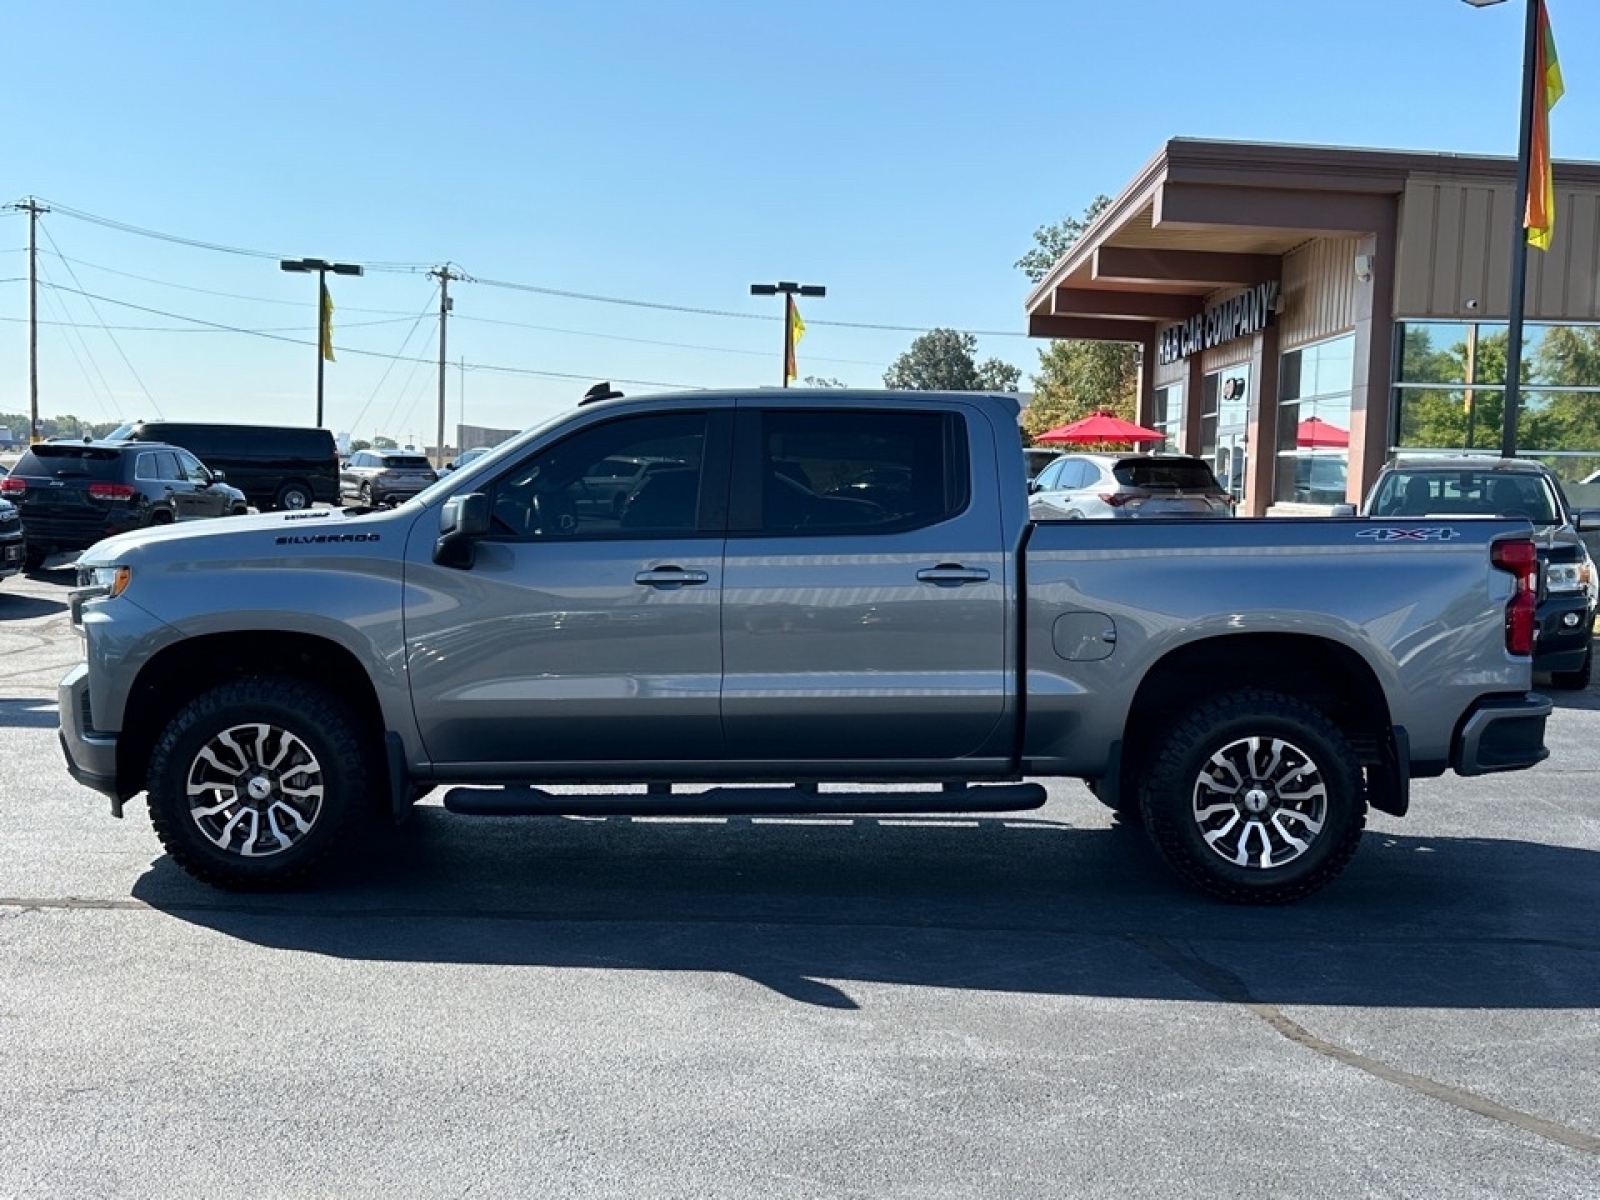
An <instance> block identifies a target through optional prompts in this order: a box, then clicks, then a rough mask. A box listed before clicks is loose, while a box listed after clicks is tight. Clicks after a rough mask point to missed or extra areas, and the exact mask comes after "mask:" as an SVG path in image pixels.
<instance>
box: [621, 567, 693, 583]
mask: <svg viewBox="0 0 1600 1200" xmlns="http://www.w3.org/2000/svg"><path fill="white" fill-rule="evenodd" d="M633 581H634V582H635V583H642V584H644V585H645V586H647V587H658V588H674V587H682V586H684V584H687V583H710V582H711V574H710V572H708V571H685V570H684V569H683V568H682V567H655V568H653V569H651V570H649V571H640V572H639V573H638V574H637V575H635V576H634V577H633Z"/></svg>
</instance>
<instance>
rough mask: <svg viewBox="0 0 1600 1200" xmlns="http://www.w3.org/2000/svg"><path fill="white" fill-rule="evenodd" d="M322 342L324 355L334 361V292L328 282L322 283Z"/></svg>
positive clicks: (320, 336)
mask: <svg viewBox="0 0 1600 1200" xmlns="http://www.w3.org/2000/svg"><path fill="white" fill-rule="evenodd" d="M318 337H319V339H320V340H321V343H322V357H323V358H325V359H327V360H328V361H329V362H332V361H333V294H332V293H331V292H329V291H328V285H327V283H326V282H324V283H323V285H322V325H321V329H320V330H319V332H318Z"/></svg>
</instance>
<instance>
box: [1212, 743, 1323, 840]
mask: <svg viewBox="0 0 1600 1200" xmlns="http://www.w3.org/2000/svg"><path fill="white" fill-rule="evenodd" d="M1192 811H1193V815H1194V820H1195V824H1196V825H1197V826H1199V829H1200V836H1201V837H1202V838H1203V839H1204V840H1205V843H1206V845H1208V846H1210V847H1211V850H1212V852H1213V853H1215V854H1217V855H1218V856H1219V857H1221V858H1223V859H1225V860H1227V861H1228V862H1230V863H1233V864H1234V865H1235V866H1239V867H1253V868H1257V869H1259V870H1263V871H1270V870H1272V869H1274V868H1276V867H1282V866H1284V865H1286V864H1287V863H1291V862H1293V861H1294V860H1295V859H1297V858H1299V857H1300V856H1301V855H1303V854H1305V853H1306V852H1307V851H1308V850H1310V849H1311V845H1312V843H1313V842H1315V841H1316V839H1317V835H1318V834H1319V833H1321V832H1322V827H1323V825H1324V823H1325V822H1326V821H1327V819H1328V789H1327V786H1326V784H1325V783H1324V782H1323V778H1322V772H1321V771H1320V770H1319V769H1318V767H1317V764H1316V763H1315V762H1313V761H1312V760H1311V758H1310V756H1309V755H1307V754H1306V752H1305V751H1304V750H1301V749H1300V748H1299V747H1298V746H1296V745H1295V744H1294V743H1293V742H1286V741H1284V740H1283V739H1282V738H1264V737H1249V738H1241V739H1239V740H1238V741H1236V742H1229V743H1228V744H1227V745H1226V746H1223V747H1222V748H1221V749H1219V750H1218V751H1217V752H1216V753H1214V754H1213V755H1212V756H1211V757H1210V758H1209V759H1207V760H1206V764H1205V766H1204V767H1202V768H1201V770H1200V774H1199V776H1198V777H1197V778H1196V779H1195V784H1194V793H1193V808H1192Z"/></svg>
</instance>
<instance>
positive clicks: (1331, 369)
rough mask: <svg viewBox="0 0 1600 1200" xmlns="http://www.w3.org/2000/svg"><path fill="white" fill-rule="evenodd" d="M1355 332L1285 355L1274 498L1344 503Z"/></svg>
mask: <svg viewBox="0 0 1600 1200" xmlns="http://www.w3.org/2000/svg"><path fill="white" fill-rule="evenodd" d="M1355 351H1356V340H1355V337H1354V335H1350V334H1347V335H1345V336H1344V337H1337V338H1331V339H1329V340H1328V341H1325V342H1318V343H1316V344H1315V345H1311V346H1301V347H1300V348H1299V349H1296V350H1291V351H1289V352H1288V353H1286V354H1285V355H1284V356H1283V358H1282V361H1281V365H1280V369H1279V379H1278V447H1277V461H1276V464H1275V467H1274V470H1273V483H1272V498H1273V499H1274V500H1277V501H1280V502H1285V503H1297V504H1342V503H1344V500H1345V481H1346V479H1347V477H1348V474H1349V463H1350V396H1351V389H1352V387H1353V385H1354V380H1355Z"/></svg>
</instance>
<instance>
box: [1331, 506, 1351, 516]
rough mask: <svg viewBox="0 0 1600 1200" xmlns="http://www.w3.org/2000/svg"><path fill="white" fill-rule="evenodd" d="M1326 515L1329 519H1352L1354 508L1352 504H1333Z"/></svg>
mask: <svg viewBox="0 0 1600 1200" xmlns="http://www.w3.org/2000/svg"><path fill="white" fill-rule="evenodd" d="M1328 515H1329V516H1330V517H1353V516H1355V515H1356V506H1355V505H1354V504H1335V505H1334V506H1333V508H1332V509H1331V510H1330V511H1329V513H1328Z"/></svg>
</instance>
